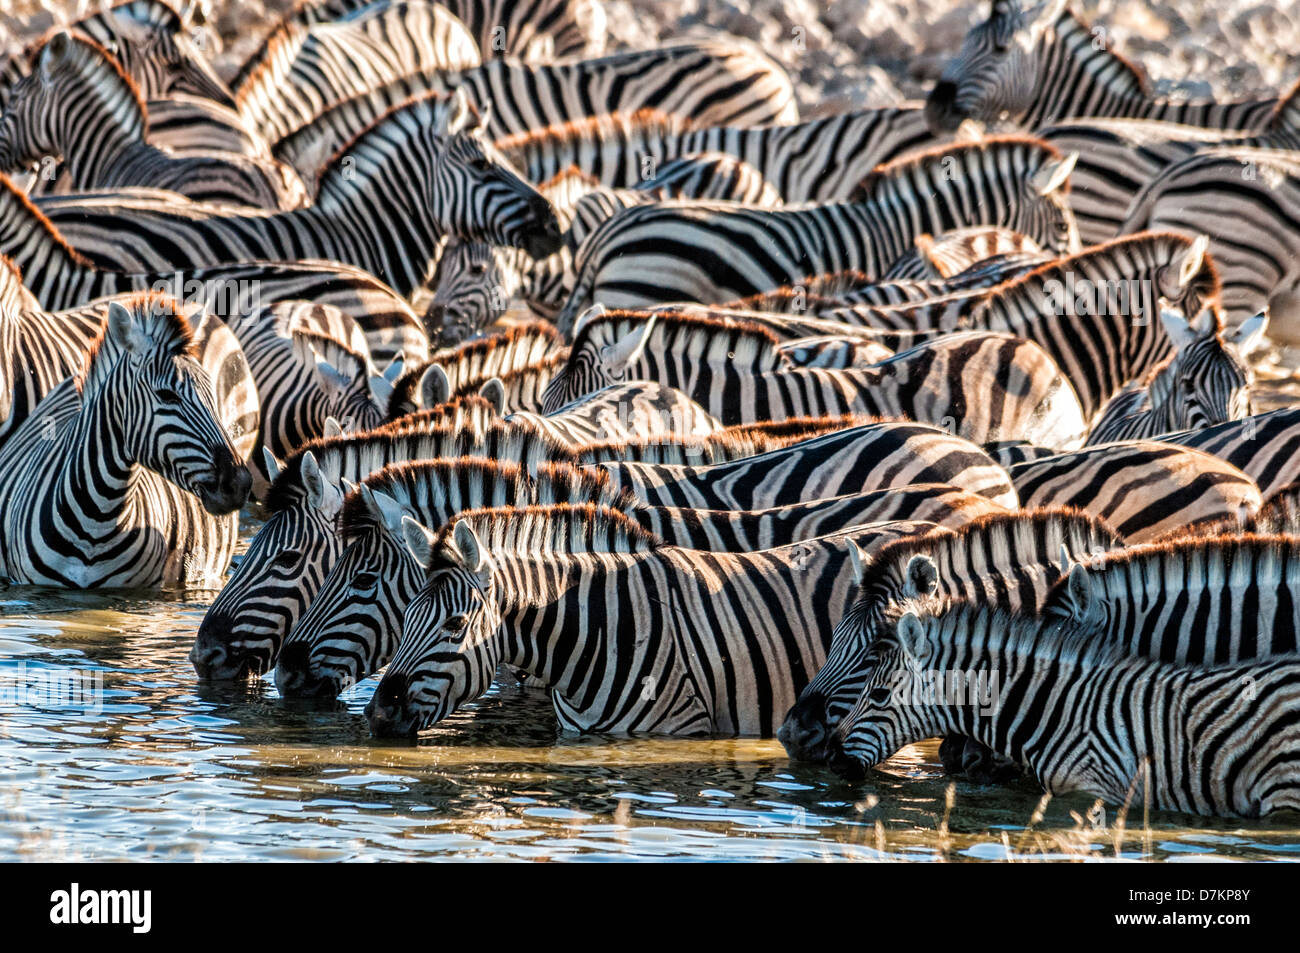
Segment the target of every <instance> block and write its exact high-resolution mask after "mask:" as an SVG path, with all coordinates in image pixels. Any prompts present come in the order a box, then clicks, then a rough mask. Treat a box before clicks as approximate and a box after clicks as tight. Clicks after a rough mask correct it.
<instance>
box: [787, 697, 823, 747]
mask: <svg viewBox="0 0 1300 953" xmlns="http://www.w3.org/2000/svg"><path fill="white" fill-rule="evenodd" d="M828 735H829V733H828V732H827V730H826V705H825V703H824V702H823V701H822V699H821V696H813V697H810V698H807V699H801V700H799V701H798V702H796V703H795V705H794V707H793V708H791V709H790V713H789V714H788V715H786V716H785V721H784V722H782V723H781V727H780V728H779V729H778V730H777V733H776V738H777V740H778V741H780V742H781V744H782V745H784V746H785V753H786V754H788V755H789V756H790V757H791V758H793V759H795V760H796V761H824V760H825V759H826V739H827V737H828Z"/></svg>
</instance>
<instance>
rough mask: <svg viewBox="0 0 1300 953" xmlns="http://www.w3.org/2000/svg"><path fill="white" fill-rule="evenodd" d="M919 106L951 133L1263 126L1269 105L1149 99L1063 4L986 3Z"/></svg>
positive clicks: (1051, 0) (1139, 77)
mask: <svg viewBox="0 0 1300 953" xmlns="http://www.w3.org/2000/svg"><path fill="white" fill-rule="evenodd" d="M990 7H991V8H990V12H989V17H988V19H987V20H985V21H984V22H983V23H979V24H976V25H975V26H974V27H972V28H971V31H970V32H969V33H968V34H967V35H966V40H965V42H964V43H963V44H962V48H961V51H960V52H959V53H958V54H957V55H956V56H955V57H954V58H953V59H952V60H951V61H950V62H949V63H948V65H947V66H945V67H944V70H943V73H942V75H941V76H940V77H939V81H938V82H937V83H935V85H934V89H932V90H931V91H930V95H929V96H928V97H927V98H926V101H925V118H926V122H927V125H928V126H929V127H930V129H931V131H933V132H934V133H935V134H936V135H941V134H944V133H951V132H953V131H955V130H956V129H957V127H958V126H959V125H961V123H962V122H964V121H965V120H967V119H974V120H977V121H979V122H998V121H1001V120H1003V119H1008V120H1010V121H1011V122H1013V123H1015V124H1017V125H1019V126H1020V127H1022V128H1025V129H1037V128H1039V127H1040V126H1045V125H1049V124H1051V123H1053V122H1059V121H1060V120H1062V119H1069V118H1074V117H1081V116H1104V117H1131V118H1141V119H1163V120H1167V121H1169V122H1180V123H1185V124H1187V125H1194V126H1205V127H1209V128H1215V129H1243V130H1250V129H1256V128H1259V127H1260V126H1263V125H1264V124H1265V123H1266V122H1267V121H1268V120H1269V117H1270V115H1271V114H1272V112H1273V109H1274V107H1275V106H1276V105H1277V100H1275V99H1269V100H1258V101H1254V102H1235V103H1216V102H1212V101H1194V100H1193V101H1186V102H1184V101H1178V100H1169V99H1157V98H1155V97H1154V96H1153V95H1152V94H1151V91H1150V88H1149V86H1148V84H1147V82H1146V78H1145V77H1144V76H1143V74H1142V73H1140V72H1139V71H1138V69H1137V67H1135V66H1134V65H1133V64H1131V63H1130V62H1129V61H1128V60H1126V59H1124V57H1122V56H1120V55H1119V54H1118V53H1116V52H1115V51H1114V50H1112V49H1111V48H1110V46H1109V45H1108V44H1105V43H1101V44H1099V43H1097V42H1096V39H1095V36H1094V34H1093V30H1092V28H1091V27H1089V26H1087V25H1085V24H1084V23H1082V22H1081V21H1080V20H1079V19H1078V18H1077V17H1076V16H1075V15H1074V14H1073V13H1072V12H1071V11H1070V0H1044V2H1041V3H1038V4H1036V5H1035V6H1032V7H1026V5H1025V2H1024V0H992V3H991V5H990Z"/></svg>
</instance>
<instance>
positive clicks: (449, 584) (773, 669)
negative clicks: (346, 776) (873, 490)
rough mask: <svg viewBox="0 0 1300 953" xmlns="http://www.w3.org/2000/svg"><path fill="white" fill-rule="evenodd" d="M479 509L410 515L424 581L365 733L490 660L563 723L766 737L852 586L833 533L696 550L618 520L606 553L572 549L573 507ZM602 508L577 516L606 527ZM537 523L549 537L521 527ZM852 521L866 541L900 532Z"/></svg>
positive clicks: (408, 716) (392, 725)
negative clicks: (427, 521)
mask: <svg viewBox="0 0 1300 953" xmlns="http://www.w3.org/2000/svg"><path fill="white" fill-rule="evenodd" d="M480 512H481V513H482V515H479V514H474V513H470V514H465V515H463V516H462V517H461V518H460V519H458V521H457V523H456V524H449V525H448V526H447V527H445V532H440V533H438V534H436V535H435V534H433V533H431V532H430V531H429V530H427V529H424V528H423V527H422V526H420V525H419V524H418V523H414V522H412V523H410V524H407V525H410V526H412V527H413V528H412V530H411V531H409V532H408V534H407V535H408V545H411V546H412V552H413V555H414V556H415V557H416V559H417V561H419V562H420V563H421V564H422V565H424V566H425V567H426V571H427V580H428V581H427V582H426V583H425V586H424V587H423V588H422V589H421V591H420V593H419V594H418V595H416V597H415V598H414V599H413V600H412V601H411V603H410V604H409V605H408V606H407V609H406V612H405V615H404V618H403V636H402V642H401V646H400V648H399V649H398V652H397V654H396V656H395V657H394V659H393V661H392V662H391V663H390V665H389V667H388V671H387V672H386V673H385V675H384V677H383V679H382V680H381V682H380V684H379V687H378V688H377V689H376V692H375V696H374V699H373V700H372V702H371V705H370V707H369V708H368V711H367V713H368V715H369V718H370V726H371V731H372V732H373V733H374V734H376V735H390V734H399V735H400V734H412V733H414V732H416V731H418V730H419V729H420V728H423V727H426V726H427V725H429V724H431V723H433V722H436V721H438V720H441V719H442V718H444V717H446V716H447V715H448V714H450V713H451V712H453V711H455V710H456V709H457V708H458V707H459V706H460V705H462V704H463V703H464V702H466V701H470V700H472V699H474V698H477V697H478V696H480V695H481V694H482V693H483V692H485V691H486V690H487V688H488V687H489V685H490V684H491V682H492V678H493V674H494V671H495V668H496V665H497V663H498V662H499V661H501V662H505V663H507V664H510V665H514V666H516V667H518V668H519V669H521V670H522V671H524V672H526V673H528V674H529V675H531V676H535V677H536V678H537V679H538V680H539V681H540V682H541V683H542V684H544V685H546V686H547V687H548V688H550V689H551V693H552V696H551V697H552V700H553V702H554V706H555V711H556V715H557V716H558V717H559V720H560V725H561V727H562V728H564V729H566V730H571V731H599V732H619V733H622V732H645V733H650V734H667V735H701V734H704V735H709V734H722V735H758V736H768V735H771V733H772V732H773V731H775V728H776V719H777V718H779V714H778V712H779V711H781V710H783V709H782V707H781V706H782V704H783V702H785V700H786V699H787V698H790V699H791V700H792V699H793V696H794V694H795V693H796V692H797V691H798V689H799V688H800V687H801V686H802V684H803V683H804V682H805V681H806V680H807V678H808V677H809V676H810V674H811V672H812V671H813V670H814V668H815V666H816V665H818V664H820V658H821V657H822V656H823V655H824V653H825V644H826V641H827V639H828V636H829V631H830V629H829V625H830V618H831V613H832V612H833V611H834V609H833V608H832V607H838V606H839V605H840V604H842V603H843V602H844V600H845V597H846V595H847V587H848V577H849V567H848V560H847V557H846V555H845V550H844V547H843V543H842V541H840V540H839V539H820V540H811V541H806V542H803V543H799V544H797V545H796V546H795V547H783V548H778V549H769V550H765V551H763V552H761V553H729V554H724V553H701V552H699V551H696V550H686V549H680V548H676V547H668V546H665V545H663V543H662V541H661V540H658V539H657V538H655V537H653V536H650V535H649V534H647V533H644V531H640V530H636V529H635V528H633V527H627V528H626V529H625V530H624V531H623V532H622V534H621V536H622V539H621V540H620V541H619V542H620V543H621V545H614V546H607V547H605V548H607V549H614V550H616V551H614V552H605V551H597V552H591V551H574V547H572V545H571V544H572V542H573V537H574V535H575V534H576V533H577V532H579V531H578V530H575V529H574V528H573V527H572V526H571V525H568V524H569V523H570V521H571V520H572V519H574V518H575V514H573V511H572V510H564V509H559V508H542V509H540V510H538V509H534V510H522V511H480ZM609 512H610V511H603V512H601V513H599V514H598V515H597V516H595V517H594V518H593V517H592V516H590V515H589V514H588V513H587V512H585V511H578V513H577V514H576V518H578V519H582V520H584V521H592V522H596V523H597V524H598V525H597V526H596V527H594V528H592V529H591V530H589V532H592V533H596V534H601V535H604V533H606V532H608V531H607V530H605V528H604V524H606V523H608V522H610V521H611V517H609V516H607V515H606V514H607V513H609ZM521 522H523V523H524V524H525V525H524V526H522V527H520V526H519V525H518V524H520V523H521ZM536 522H541V523H544V524H546V525H545V526H544V527H542V528H540V529H535V528H534V527H533V526H531V525H528V524H532V523H536ZM909 525H910V524H909ZM453 526H459V527H461V528H460V529H454V528H453ZM534 533H536V534H539V535H544V536H545V537H547V538H545V539H542V540H540V541H539V540H537V539H528V540H527V541H526V542H523V543H521V541H520V540H519V539H518V536H519V535H521V534H522V535H526V536H528V535H532V534H534ZM850 535H851V537H852V538H855V539H857V540H858V541H859V542H860V543H862V544H863V545H865V546H867V547H873V546H874V545H876V544H877V543H879V542H881V541H883V540H885V539H893V538H897V535H898V531H897V529H896V528H895V527H893V526H892V525H891V524H885V525H884V526H881V527H868V528H861V529H859V530H856V531H854V532H853V533H852V534H850ZM448 540H450V541H451V543H452V545H451V546H449V545H447V543H448ZM507 540H508V542H507ZM581 541H582V542H586V540H585V539H583V540H581ZM557 544H558V545H557ZM565 544H569V545H567V546H566V545H565ZM453 546H454V547H455V548H454V549H453V548H452V547H453ZM595 607H600V608H599V609H597V610H596V611H592V610H593V608H595ZM757 607H762V609H761V610H760V611H755V609H756V608H757ZM449 625H450V626H451V627H452V629H453V631H447V627H448V626H449ZM471 633H472V637H471Z"/></svg>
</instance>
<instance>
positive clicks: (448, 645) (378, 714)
mask: <svg viewBox="0 0 1300 953" xmlns="http://www.w3.org/2000/svg"><path fill="white" fill-rule="evenodd" d="M404 526H405V527H406V535H407V546H408V547H409V548H410V549H411V551H412V555H413V556H414V557H415V558H416V560H417V561H419V562H421V563H422V564H424V565H425V566H426V569H427V571H428V576H427V580H426V582H425V585H424V588H423V589H421V590H420V592H419V593H418V594H417V595H416V596H415V597H414V598H413V599H412V600H411V602H410V604H409V605H408V606H407V607H406V612H405V614H404V616H403V621H402V641H401V647H400V648H399V649H398V651H397V654H396V656H395V657H394V658H393V661H392V662H391V663H390V664H389V666H388V670H387V671H386V672H385V673H384V677H383V678H382V679H381V680H380V682H379V686H378V688H376V690H375V694H374V697H373V698H372V699H371V700H370V704H369V705H368V706H367V707H366V716H367V718H369V720H370V731H371V733H372V734H374V735H376V736H378V737H400V736H409V735H413V734H415V733H416V732H417V731H419V730H420V729H421V728H425V727H427V726H429V725H432V724H434V723H436V722H438V721H441V720H442V719H444V718H446V717H447V716H448V715H450V714H452V713H453V712H455V711H456V710H457V709H458V708H460V706H461V705H463V704H464V703H465V702H468V701H473V700H474V699H476V698H478V697H479V696H481V695H482V694H483V693H484V692H486V691H487V690H488V688H490V687H491V685H492V680H493V677H494V676H495V674H496V668H497V663H498V661H499V660H500V657H501V646H500V638H499V630H500V627H501V622H502V617H501V611H500V608H499V606H498V603H497V600H496V595H495V594H496V583H495V581H494V579H493V574H492V570H493V564H492V560H491V558H490V557H489V556H488V554H487V552H486V551H485V550H483V549H482V548H481V547H480V545H479V544H478V541H477V539H475V538H474V534H473V531H472V530H470V528H469V526H468V525H467V524H466V523H464V522H458V523H457V524H456V527H455V533H454V535H453V537H452V538H450V539H440V538H439V537H438V536H435V535H434V534H432V533H430V531H429V530H427V529H425V528H424V527H422V526H420V524H419V523H416V522H415V521H414V520H412V519H410V518H409V517H408V518H407V519H406V520H404ZM456 537H459V539H457V538H456Z"/></svg>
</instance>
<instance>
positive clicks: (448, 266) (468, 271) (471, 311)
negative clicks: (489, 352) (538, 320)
mask: <svg viewBox="0 0 1300 953" xmlns="http://www.w3.org/2000/svg"><path fill="white" fill-rule="evenodd" d="M523 257H524V256H523V253H522V252H521V251H520V250H519V249H517V248H504V247H502V246H500V245H493V244H491V243H490V242H467V241H461V240H460V239H458V238H455V237H451V236H449V237H448V238H447V240H446V241H444V242H443V244H442V250H441V251H440V252H439V254H438V258H437V263H436V264H435V265H434V269H433V274H432V275H431V276H430V279H429V282H428V285H429V287H430V288H432V289H433V296H432V298H431V300H430V301H429V304H428V306H427V307H426V308H425V309H424V328H425V333H426V334H427V335H428V336H429V340H430V341H432V342H434V343H436V344H437V345H438V346H439V347H451V346H453V345H456V344H460V343H461V342H463V341H465V340H467V339H469V338H473V337H474V336H475V335H477V334H479V333H481V332H482V331H484V330H485V329H486V328H488V327H489V326H490V325H492V324H494V323H495V322H496V321H497V320H498V319H499V318H501V317H502V316H503V315H505V313H506V311H507V310H508V309H509V305H510V301H511V299H512V298H514V297H515V295H516V293H517V292H518V291H519V289H520V288H521V287H523V284H524V270H525V269H526V268H527V267H529V266H530V265H531V261H528V262H524V261H521V259H522V258H523Z"/></svg>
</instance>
